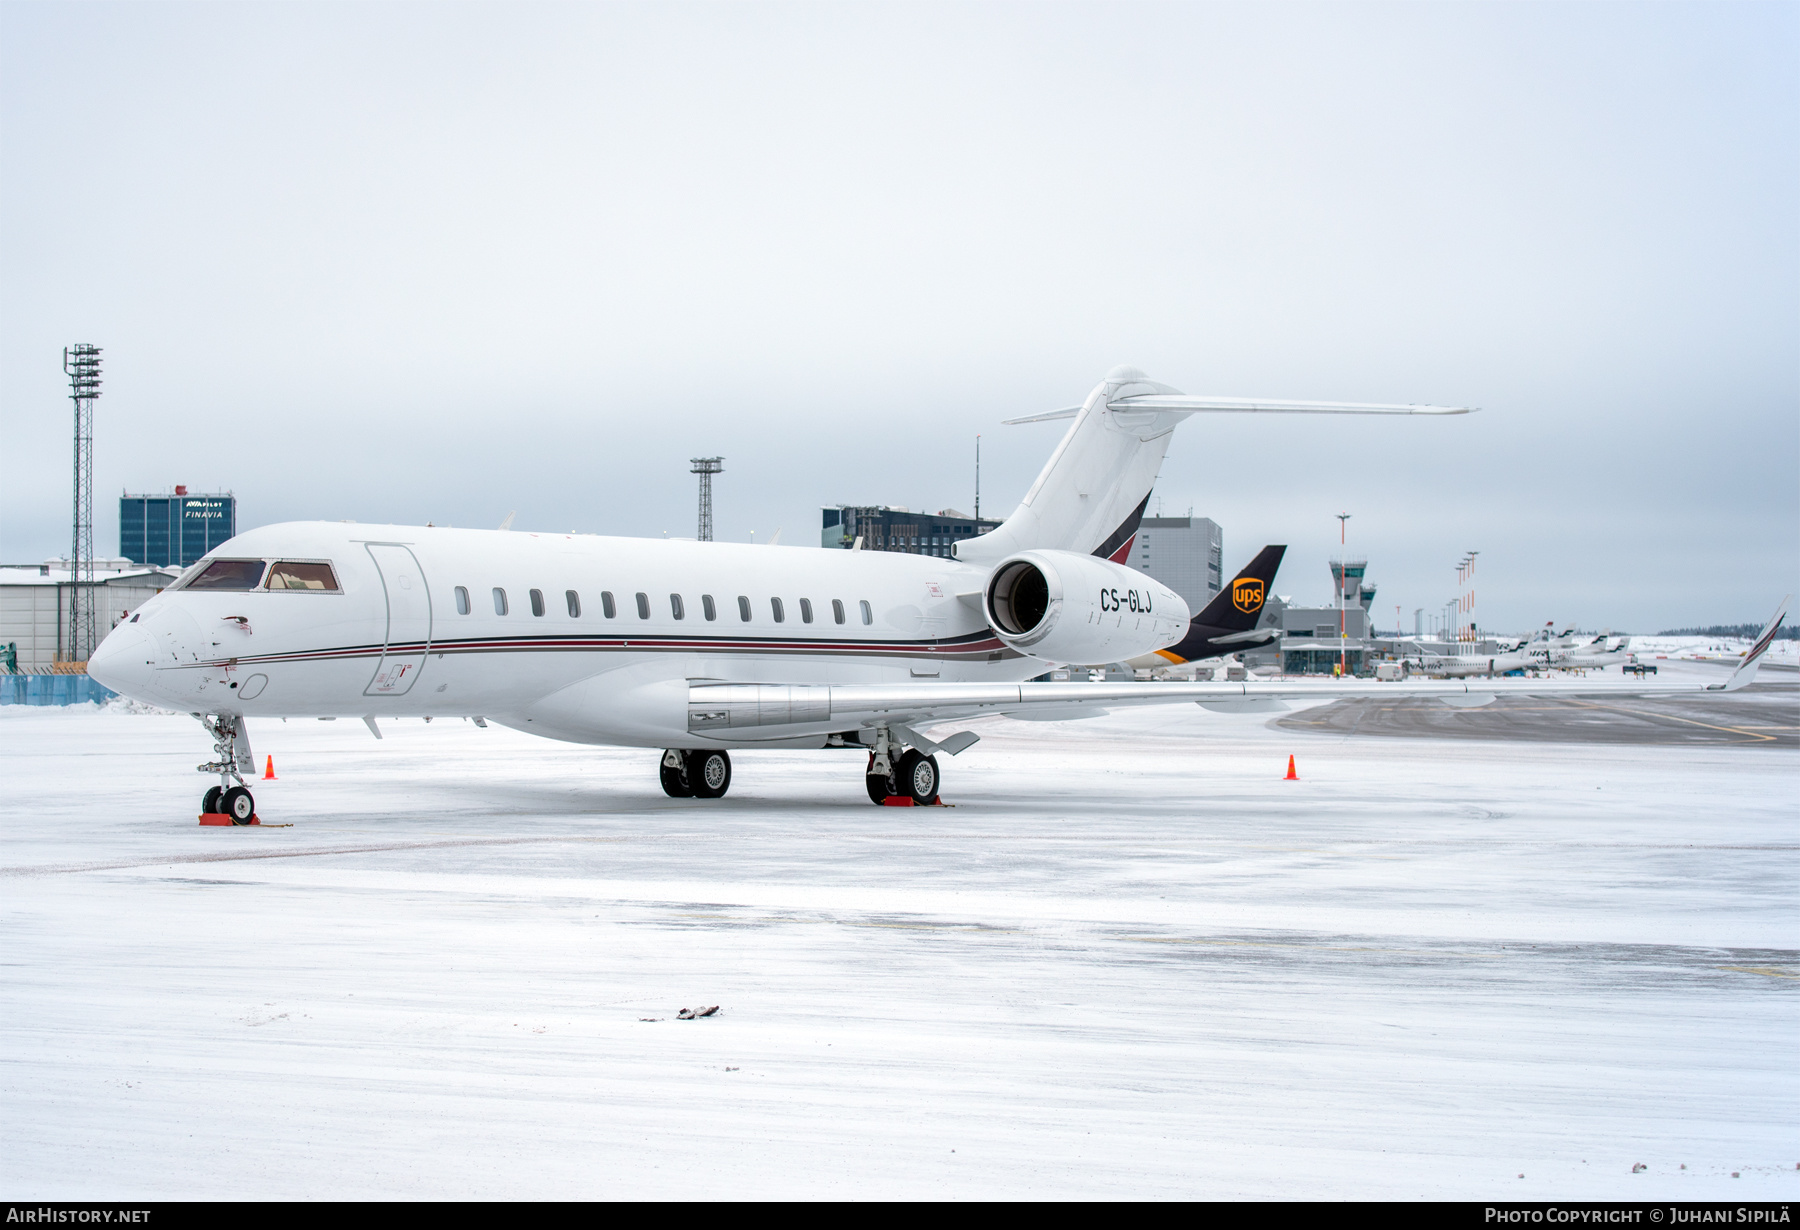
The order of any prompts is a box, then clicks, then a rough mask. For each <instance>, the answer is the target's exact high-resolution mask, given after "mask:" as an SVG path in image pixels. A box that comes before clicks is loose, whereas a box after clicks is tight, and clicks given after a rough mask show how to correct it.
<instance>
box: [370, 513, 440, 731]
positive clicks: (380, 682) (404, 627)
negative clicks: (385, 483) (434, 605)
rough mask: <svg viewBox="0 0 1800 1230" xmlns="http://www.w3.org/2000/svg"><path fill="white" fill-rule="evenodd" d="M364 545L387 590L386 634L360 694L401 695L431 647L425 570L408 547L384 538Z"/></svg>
mask: <svg viewBox="0 0 1800 1230" xmlns="http://www.w3.org/2000/svg"><path fill="white" fill-rule="evenodd" d="M367 546H368V550H369V557H370V558H371V559H373V560H374V561H375V567H376V569H377V571H379V572H380V573H381V585H382V588H383V589H384V590H386V591H387V638H386V640H385V641H384V643H383V647H382V654H381V663H380V665H378V666H376V668H375V677H374V678H373V679H371V680H369V686H368V687H366V688H364V689H363V695H364V696H404V695H406V693H407V692H409V691H411V690H412V686H413V684H414V683H416V682H418V679H419V672H420V671H422V670H424V669H425V655H426V654H427V653H428V652H429V651H430V649H431V592H430V591H429V590H428V589H427V588H426V586H425V570H424V569H423V568H421V567H419V561H418V558H417V557H416V556H414V555H413V553H412V551H411V550H410V549H409V548H407V547H403V546H401V545H400V544H398V543H385V542H372V543H369V544H367Z"/></svg>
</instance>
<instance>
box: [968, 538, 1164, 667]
mask: <svg viewBox="0 0 1800 1230" xmlns="http://www.w3.org/2000/svg"><path fill="white" fill-rule="evenodd" d="M982 607H983V610H984V611H985V612H986V613H987V619H988V623H989V624H990V625H991V626H992V627H993V629H994V632H995V634H996V635H998V636H999V638H1000V639H1001V640H1002V641H1004V642H1006V644H1007V645H1008V646H1010V647H1011V648H1013V649H1016V650H1018V651H1019V652H1020V653H1022V654H1027V655H1029V656H1031V657H1034V658H1042V659H1043V660H1044V661H1046V662H1057V663H1074V664H1076V665H1082V666H1086V665H1098V664H1100V663H1103V662H1118V661H1122V660H1124V659H1126V658H1134V657H1136V656H1138V655H1139V654H1144V653H1150V652H1151V651H1152V650H1156V649H1161V648H1163V647H1164V646H1167V645H1173V644H1174V643H1175V642H1177V641H1179V640H1180V639H1181V638H1182V637H1183V636H1184V635H1186V633H1187V625H1188V607H1187V603H1186V602H1184V601H1182V599H1181V596H1180V595H1179V594H1177V593H1176V592H1175V591H1174V590H1172V589H1170V588H1169V587H1168V586H1166V585H1164V584H1162V583H1161V582H1159V581H1155V580H1153V579H1151V578H1150V577H1147V576H1145V575H1144V574H1143V573H1141V572H1138V571H1136V570H1134V569H1131V568H1127V567H1125V566H1124V565H1123V564H1115V563H1113V562H1112V561H1111V560H1105V559H1100V558H1098V557H1096V556H1092V555H1080V554H1077V553H1076V552H1073V551H1023V552H1020V553H1019V554H1017V555H1013V556H1009V557H1007V558H1006V559H1004V560H1002V561H1001V562H1000V565H999V567H997V568H995V569H994V571H993V573H992V574H991V575H990V576H989V577H988V583H987V589H986V591H985V592H984V593H983V595H982Z"/></svg>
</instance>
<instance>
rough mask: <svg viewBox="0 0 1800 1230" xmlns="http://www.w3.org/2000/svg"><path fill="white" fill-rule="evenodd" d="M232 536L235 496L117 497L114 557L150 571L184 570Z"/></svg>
mask: <svg viewBox="0 0 1800 1230" xmlns="http://www.w3.org/2000/svg"><path fill="white" fill-rule="evenodd" d="M236 535H237V497H236V496H234V495H231V494H229V493H226V494H223V495H220V494H213V495H198V494H189V492H188V489H187V488H186V487H177V488H175V492H174V494H173V495H129V494H127V495H123V496H121V497H119V554H120V555H123V556H124V557H125V558H126V559H128V560H130V561H131V562H133V563H136V564H145V565H149V566H151V567H155V568H186V567H188V566H189V565H190V564H193V563H195V562H197V561H198V560H199V559H200V557H201V556H202V555H205V554H206V553H207V552H208V551H211V550H212V549H213V548H214V547H217V546H218V545H220V544H221V543H223V542H225V541H226V540H227V539H229V538H233V537H235V536H236Z"/></svg>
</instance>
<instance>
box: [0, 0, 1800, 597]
mask: <svg viewBox="0 0 1800 1230" xmlns="http://www.w3.org/2000/svg"><path fill="white" fill-rule="evenodd" d="M0 34H3V37H0V449H3V450H4V453H3V456H0V463H3V465H4V470H3V473H4V475H5V478H4V483H3V487H0V558H4V559H5V560H6V561H7V562H18V561H27V560H32V561H35V560H38V559H42V558H44V557H45V556H48V555H53V554H66V553H67V551H68V547H69V521H70V515H69V504H70V477H69V475H70V417H71V416H70V406H69V402H68V400H67V386H66V383H65V380H64V376H63V373H62V371H61V351H62V347H63V346H65V345H67V344H69V343H72V342H77V341H87V342H93V343H95V344H97V345H100V346H103V347H104V348H105V351H106V356H105V358H106V385H105V395H104V397H103V398H102V399H101V401H100V403H99V409H98V414H97V421H98V431H97V446H96V454H97V460H96V464H95V475H96V487H97V490H98V493H99V499H98V500H97V502H96V510H95V512H96V521H97V526H98V529H97V546H98V547H99V550H100V551H101V553H103V554H110V553H111V552H112V551H113V550H115V549H116V546H117V533H118V516H117V504H116V497H117V496H118V494H119V493H120V491H121V490H122V489H130V490H131V491H134V492H137V491H166V490H169V489H170V488H171V487H172V485H173V484H175V483H185V484H187V485H188V486H189V487H190V488H192V489H193V490H196V491H200V490H206V491H210V490H215V489H230V490H232V491H235V492H236V493H237V495H238V498H239V509H240V511H239V518H240V520H239V525H240V527H243V528H248V527H250V526H253V525H259V524H264V523H267V522H272V521H282V520H291V519H300V518H329V519H339V518H352V519H355V520H358V521H398V522H413V523H416V522H424V521H427V520H429V521H435V522H437V523H439V524H446V523H447V524H454V525H468V526H482V527H488V526H495V525H498V524H499V522H500V521H501V519H502V518H503V517H505V516H506V515H507V513H508V512H510V511H512V510H515V509H516V510H517V511H518V519H517V521H516V523H515V528H519V529H545V530H558V531H562V530H570V529H576V530H583V531H596V532H604V533H617V534H633V535H661V534H663V533H665V532H667V533H669V534H673V535H692V534H693V533H694V479H693V478H692V477H691V476H690V475H689V474H688V472H687V471H688V465H687V459H688V458H689V457H691V456H694V455H696V454H702V453H722V454H724V455H725V457H726V462H725V471H726V472H725V473H724V474H723V475H722V476H721V477H720V478H719V479H718V480H716V491H717V520H718V536H719V537H720V538H729V539H737V540H748V539H749V538H750V537H751V533H752V531H754V532H755V535H756V537H757V539H758V540H764V539H766V538H767V537H768V536H769V535H770V534H771V533H772V532H773V531H775V530H776V529H777V528H779V529H780V530H781V533H782V541H783V542H789V543H801V544H806V543H815V542H817V541H818V526H819V507H820V505H822V504H827V503H837V502H862V503H888V504H901V505H908V506H910V507H913V508H929V509H933V510H935V509H939V508H944V507H956V508H961V509H964V510H967V509H968V508H969V506H970V504H971V502H972V487H973V474H972V456H973V451H974V438H975V436H976V434H977V433H981V434H982V436H983V450H982V451H983V458H984V462H985V464H984V469H983V480H982V492H983V498H982V507H983V510H984V511H986V512H989V513H990V514H991V513H996V512H998V513H1004V512H1006V511H1010V509H1011V508H1012V506H1013V505H1014V504H1015V503H1016V502H1017V500H1018V498H1019V497H1020V496H1021V495H1022V494H1023V493H1024V491H1025V489H1026V487H1027V486H1028V485H1029V483H1030V481H1031V479H1032V478H1033V477H1034V476H1035V474H1036V472H1037V470H1038V469H1039V467H1040V466H1041V465H1042V463H1043V461H1044V459H1045V458H1046V457H1047V456H1048V455H1049V453H1050V450H1051V449H1052V448H1053V447H1054V446H1055V443H1056V440H1057V436H1058V433H1059V432H1060V430H1061V429H1062V427H1063V426H1064V425H1063V424H1042V425H1035V426H1025V427H1000V426H999V425H998V424H999V420H1001V419H1003V418H1008V417H1013V416H1017V415H1021V414H1028V413H1034V412H1038V411H1043V410H1048V409H1051V408H1054V407H1057V406H1062V405H1068V404H1071V403H1074V402H1076V401H1079V400H1081V399H1082V398H1083V397H1084V396H1085V395H1086V394H1087V393H1088V391H1089V390H1090V389H1091V388H1092V387H1093V386H1094V385H1095V384H1096V383H1098V381H1099V380H1100V379H1101V377H1102V376H1103V375H1104V374H1105V372H1106V371H1107V370H1108V369H1109V368H1110V367H1112V366H1114V365H1115V364H1120V363H1131V364H1135V365H1137V366H1140V367H1142V368H1144V369H1146V370H1147V371H1148V372H1149V373H1150V374H1151V376H1152V377H1153V378H1155V379H1158V380H1161V381H1164V382H1165V383H1168V384H1171V385H1175V386H1177V387H1179V388H1181V389H1184V390H1186V391H1189V392H1195V393H1215V394H1232V395H1254V396H1265V397H1284V398H1322V399H1335V400H1381V401H1433V402H1445V403H1453V404H1469V405H1478V406H1481V407H1483V410H1482V413H1480V414H1476V415H1471V416H1468V417H1467V418H1461V419H1449V420H1410V419H1409V420H1398V421H1392V422H1386V421H1367V420H1365V421H1354V420H1352V421H1349V422H1330V421H1324V420H1308V419H1286V420H1268V419H1259V418H1234V417H1225V416H1210V417H1205V418H1201V419H1196V420H1190V421H1189V422H1188V423H1187V424H1186V425H1184V426H1183V427H1182V428H1180V430H1179V431H1178V432H1177V433H1176V436H1175V440H1174V443H1173V446H1172V448H1171V450H1170V454H1169V459H1168V461H1167V463H1166V464H1165V466H1164V468H1163V474H1162V480H1161V482H1160V483H1159V485H1158V488H1157V495H1158V496H1159V497H1160V498H1161V500H1162V507H1163V510H1164V511H1165V512H1166V513H1170V514H1175V513H1184V512H1186V511H1187V510H1188V508H1189V507H1190V506H1191V507H1192V508H1193V509H1194V511H1195V512H1196V513H1197V514H1200V515H1206V516H1211V517H1213V518H1215V519H1216V520H1218V521H1219V522H1220V523H1221V524H1222V525H1223V527H1224V532H1225V554H1226V566H1227V569H1228V571H1229V570H1234V569H1235V568H1236V567H1238V566H1239V565H1240V564H1241V563H1243V562H1244V561H1245V560H1246V559H1247V558H1248V556H1249V555H1251V554H1252V553H1253V552H1254V551H1255V550H1256V548H1257V547H1259V546H1260V545H1261V544H1263V543H1265V542H1285V543H1288V544H1290V551H1289V553H1288V557H1287V561H1288V562H1287V564H1286V565H1285V567H1284V569H1283V571H1282V574H1281V576H1280V578H1279V579H1278V581H1277V584H1276V587H1275V588H1276V590H1277V591H1278V592H1281V593H1287V594H1291V595H1293V596H1294V597H1295V598H1297V599H1299V600H1302V601H1307V600H1315V599H1317V600H1323V599H1324V598H1325V596H1326V595H1327V594H1328V593H1329V590H1330V579H1329V575H1328V573H1327V570H1326V561H1327V560H1328V559H1329V558H1330V556H1331V555H1332V553H1333V552H1334V551H1335V550H1336V548H1337V528H1338V522H1337V519H1336V517H1335V514H1336V513H1338V512H1343V511H1347V512H1350V513H1352V514H1353V517H1352V519H1351V521H1350V523H1349V526H1350V538H1351V544H1352V547H1353V549H1354V550H1356V551H1358V552H1366V554H1367V555H1368V557H1369V559H1370V561H1371V562H1370V567H1369V576H1370V579H1371V580H1373V581H1374V582H1375V583H1376V584H1377V585H1379V587H1380V593H1379V596H1378V597H1377V600H1376V613H1377V615H1378V616H1379V618H1380V622H1381V623H1382V624H1384V625H1385V624H1389V623H1391V622H1392V620H1393V617H1394V608H1395V607H1396V606H1399V607H1401V608H1403V609H1404V611H1405V621H1406V623H1407V624H1408V626H1410V624H1411V620H1412V610H1413V608H1415V607H1427V608H1436V607H1440V606H1441V605H1442V603H1443V602H1444V601H1445V600H1446V599H1448V598H1449V597H1450V596H1452V595H1453V594H1454V592H1455V577H1454V566H1455V563H1456V560H1457V559H1458V558H1459V557H1460V556H1461V554H1462V553H1463V552H1464V551H1467V550H1470V549H1475V550H1479V551H1480V552H1481V556H1480V565H1479V567H1480V570H1481V584H1480V587H1479V589H1478V591H1477V592H1478V597H1479V601H1480V610H1479V614H1480V617H1481V620H1482V622H1483V623H1485V624H1488V625H1490V626H1493V627H1497V628H1506V629H1515V630H1525V629H1529V628H1531V627H1534V626H1539V625H1541V624H1542V623H1543V622H1544V621H1546V620H1555V621H1557V622H1558V623H1559V624H1564V623H1578V624H1581V625H1583V626H1588V627H1604V626H1612V627H1615V628H1619V629H1631V630H1636V631H1639V632H1645V631H1654V630H1656V629H1658V628H1661V627H1666V626H1670V625H1676V624H1689V623H1712V622H1717V621H1738V620H1760V619H1762V618H1764V617H1766V615H1767V614H1768V613H1769V612H1770V611H1771V610H1772V609H1773V607H1774V605H1775V603H1776V601H1777V600H1779V598H1780V597H1781V595H1782V594H1784V593H1786V592H1788V591H1790V590H1795V589H1800V362H1797V360H1800V355H1797V353H1796V351H1797V341H1800V243H1797V232H1800V223H1797V221H1796V219H1797V218H1800V192H1797V187H1800V185H1797V182H1796V181H1797V178H1800V97H1797V94H1800V85H1797V82H1800V75H1797V74H1796V71H1795V64H1796V63H1797V62H1800V7H1797V6H1795V5H1793V4H1761V5H1757V4H1747V5H1731V4H1705V5H1697V6H1685V5H1679V4H1655V5H1649V4H1645V5H1630V4H1605V5H1595V6H1584V5H1576V4H1534V5H1526V4H1510V5H1492V6H1488V5H1479V4H1441V5H1424V4H1412V5H1356V4H1329V5H1322V6H1311V5H1288V6H1284V5H1275V4H1255V5H1250V4H1244V5H1219V6H1214V5H1200V4H1183V5H1171V6H1164V5H1152V4H1136V5H1122V4H1105V5H1092V6H1089V5H1050V4H1041V3H1034V4H1029V5H1018V6H1014V5H976V4H955V5H946V6H937V5H927V4H886V5H877V4H835V5H799V6H788V5H756V4H727V5H719V6H714V5H701V4H694V5H678V4H661V5H649V6H639V5H626V4H617V5H600V4H558V5H537V6H534V5H529V4H519V3H509V4H504V5H469V6H456V5H449V4H429V5H381V4H328V5H316V6H315V5H306V4H283V5H274V4H229V5H226V4H219V5H173V4H155V3H133V4H129V5H123V6H112V5H105V4H53V5H34V4H27V3H18V2H17V0H14V2H11V3H7V4H5V5H4V6H0Z"/></svg>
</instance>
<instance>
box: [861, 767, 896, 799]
mask: <svg viewBox="0 0 1800 1230" xmlns="http://www.w3.org/2000/svg"><path fill="white" fill-rule="evenodd" d="M863 780H864V781H865V782H867V783H868V785H869V802H871V803H873V804H875V806H877V807H881V806H883V805H885V804H886V803H887V801H888V799H889V798H891V797H892V796H893V793H894V792H893V791H892V790H890V789H889V788H888V787H889V786H890V785H892V783H891V782H890V781H889V779H887V778H885V777H883V776H882V775H881V774H879V773H871V774H869V775H868V776H867V777H866V778H864V779H863Z"/></svg>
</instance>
